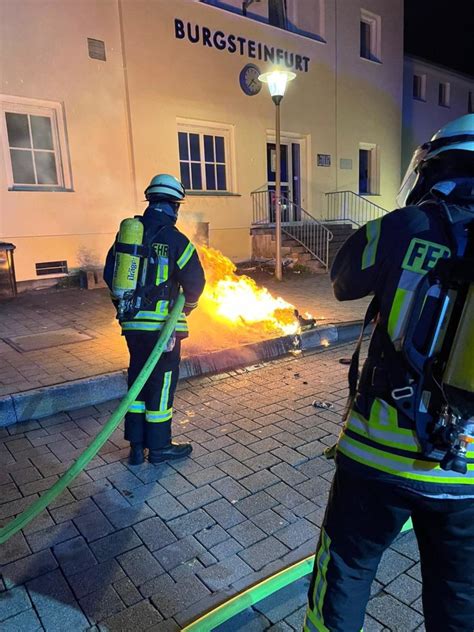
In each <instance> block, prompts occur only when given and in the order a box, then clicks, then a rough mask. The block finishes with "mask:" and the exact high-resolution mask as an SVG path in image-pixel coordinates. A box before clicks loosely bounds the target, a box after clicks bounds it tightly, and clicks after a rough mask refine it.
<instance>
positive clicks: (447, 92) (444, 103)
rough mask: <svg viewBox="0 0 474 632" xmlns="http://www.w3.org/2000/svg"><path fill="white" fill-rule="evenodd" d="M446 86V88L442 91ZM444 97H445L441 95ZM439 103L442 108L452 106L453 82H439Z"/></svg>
mask: <svg viewBox="0 0 474 632" xmlns="http://www.w3.org/2000/svg"><path fill="white" fill-rule="evenodd" d="M443 87H444V90H443V91H442V89H443ZM442 96H443V97H444V98H443V99H442V98H441V97H442ZM438 105H439V107H441V108H450V107H451V82H450V81H440V82H439V83H438Z"/></svg>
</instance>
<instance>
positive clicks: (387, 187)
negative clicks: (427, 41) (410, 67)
mask: <svg viewBox="0 0 474 632" xmlns="http://www.w3.org/2000/svg"><path fill="white" fill-rule="evenodd" d="M0 11H1V15H0V18H1V19H0V23H1V26H0V40H1V44H0V46H1V57H2V60H3V61H2V72H1V88H0V93H1V94H0V101H1V107H2V120H1V123H0V125H1V127H0V129H1V131H2V137H1V138H2V156H3V159H4V160H3V165H2V168H1V169H0V204H1V211H0V241H7V242H13V243H14V244H15V245H16V247H17V248H16V251H15V259H16V270H17V279H18V280H19V281H27V280H34V279H40V280H41V279H56V278H57V277H58V276H61V275H62V274H65V273H66V271H71V270H74V269H77V268H81V267H88V266H99V265H100V264H101V262H102V261H103V259H104V256H105V253H106V250H107V248H108V247H109V246H110V243H111V242H112V241H113V239H114V235H115V233H116V230H117V226H118V224H119V222H120V220H121V219H122V218H124V217H127V216H130V215H133V214H135V213H139V212H141V211H142V210H143V208H144V205H143V190H144V189H145V187H146V185H147V183H148V181H149V180H150V178H151V177H152V176H153V175H154V174H156V173H159V172H169V173H173V174H175V175H176V176H178V177H181V179H182V180H183V182H184V184H185V186H186V188H187V190H188V201H187V202H186V204H185V205H184V206H183V208H182V211H181V214H182V216H183V218H184V219H189V220H192V221H200V222H207V223H209V239H210V244H211V245H212V246H215V247H217V248H219V249H221V250H222V251H223V252H224V254H226V255H228V256H229V257H231V258H232V259H234V260H239V259H244V258H247V257H249V256H250V255H251V240H250V234H249V233H250V230H249V229H250V226H251V223H252V192H253V191H256V190H265V189H268V188H270V189H271V188H272V187H273V186H274V179H275V146H274V143H275V108H274V105H273V103H272V101H271V99H270V96H269V94H268V91H267V88H266V87H265V86H262V85H261V83H260V82H259V81H258V75H259V74H260V73H261V72H265V71H267V70H269V69H270V68H271V67H273V66H274V65H279V66H283V67H286V68H288V69H290V70H292V71H293V72H295V73H296V78H295V80H294V81H293V82H291V84H290V85H289V87H288V90H287V94H286V95H285V97H284V100H283V102H282V105H281V114H282V119H281V130H282V154H281V156H282V192H283V194H284V195H286V196H287V197H288V198H290V199H291V200H293V202H294V203H295V204H297V205H300V206H301V207H302V208H303V209H305V210H306V211H308V212H309V213H311V214H312V215H313V216H314V217H316V218H323V217H324V216H325V205H326V193H329V192H333V191H344V190H349V191H353V192H355V193H357V194H359V193H360V194H361V195H363V196H364V197H365V198H367V199H368V200H372V201H374V202H376V203H377V204H379V205H380V206H382V207H385V208H387V209H391V208H393V207H394V203H395V196H396V193H397V190H398V187H399V183H400V169H401V165H400V156H401V126H402V122H401V111H402V84H403V0H335V1H330V0H286V2H285V1H283V0H250V1H249V0H246V1H244V2H242V0H225V1H220V0H203V1H199V0H174V1H173V2H169V1H168V0H62V1H61V2H57V1H54V0H15V1H14V0H0Z"/></svg>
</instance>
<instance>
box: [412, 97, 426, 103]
mask: <svg viewBox="0 0 474 632" xmlns="http://www.w3.org/2000/svg"><path fill="white" fill-rule="evenodd" d="M413 101H419V102H420V103H426V99H422V98H421V97H413Z"/></svg>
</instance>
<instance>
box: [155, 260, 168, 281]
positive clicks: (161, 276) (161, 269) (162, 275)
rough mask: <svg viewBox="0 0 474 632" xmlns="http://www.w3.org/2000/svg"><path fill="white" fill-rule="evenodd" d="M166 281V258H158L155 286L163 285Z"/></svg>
mask: <svg viewBox="0 0 474 632" xmlns="http://www.w3.org/2000/svg"><path fill="white" fill-rule="evenodd" d="M167 280H168V257H162V256H159V257H158V266H157V269H156V285H160V283H164V282H165V281H167Z"/></svg>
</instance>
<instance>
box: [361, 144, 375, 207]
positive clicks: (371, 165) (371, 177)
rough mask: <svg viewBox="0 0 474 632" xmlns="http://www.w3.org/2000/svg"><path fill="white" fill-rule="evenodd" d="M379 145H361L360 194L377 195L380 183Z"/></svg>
mask: <svg viewBox="0 0 474 632" xmlns="http://www.w3.org/2000/svg"><path fill="white" fill-rule="evenodd" d="M378 171H379V170H378V161H377V146H376V145H371V144H368V143H361V144H360V145H359V195H377V194H378V190H379V184H378Z"/></svg>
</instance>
